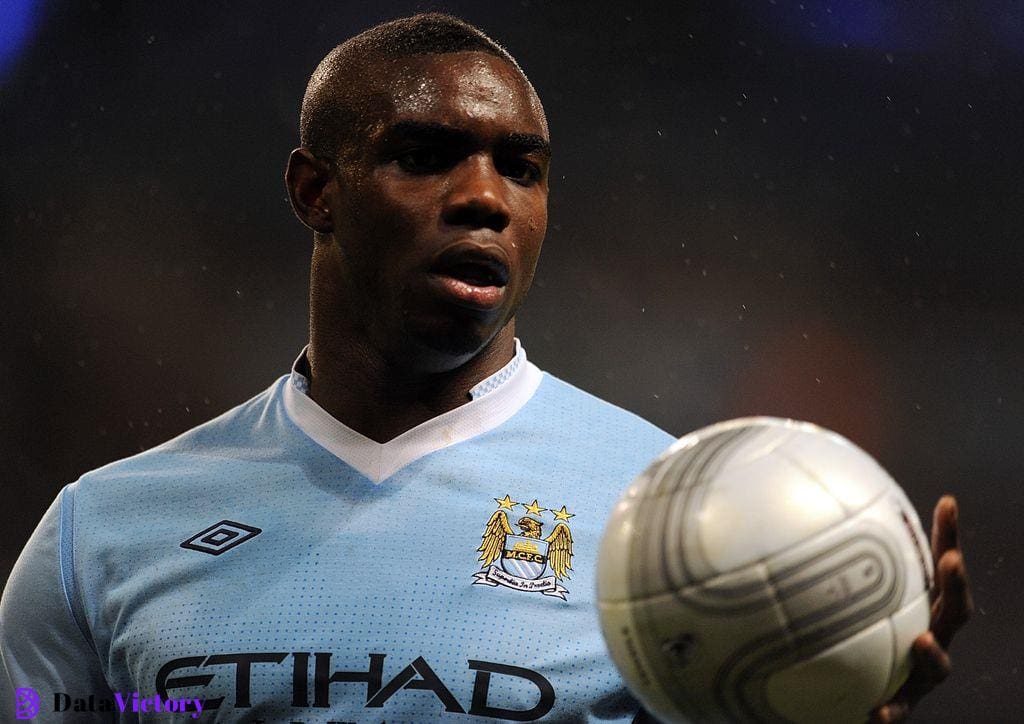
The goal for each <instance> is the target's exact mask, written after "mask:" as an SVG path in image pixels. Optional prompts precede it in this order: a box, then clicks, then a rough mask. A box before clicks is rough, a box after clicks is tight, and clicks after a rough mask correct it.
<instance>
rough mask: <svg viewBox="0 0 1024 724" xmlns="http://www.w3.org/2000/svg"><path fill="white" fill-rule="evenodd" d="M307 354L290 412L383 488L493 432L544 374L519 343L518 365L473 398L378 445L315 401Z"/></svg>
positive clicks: (293, 381) (288, 396) (288, 403)
mask: <svg viewBox="0 0 1024 724" xmlns="http://www.w3.org/2000/svg"><path fill="white" fill-rule="evenodd" d="M305 369H308V366H307V364H306V349H303V350H302V353H301V354H300V355H299V357H298V359H296V360H295V364H294V365H292V372H291V375H290V376H289V378H288V379H287V380H286V381H285V385H284V393H283V394H284V409H285V411H286V412H287V414H288V416H289V417H290V418H291V420H292V422H294V423H295V424H296V425H297V426H298V427H299V429H300V430H302V431H303V432H304V433H306V435H308V436H309V437H310V438H311V439H312V440H313V441H314V442H316V443H317V444H318V445H320V446H321V447H323V448H325V449H326V450H327V451H328V452H330V453H332V454H333V455H335V456H336V457H338V458H340V459H341V460H343V461H344V462H345V463H347V464H348V465H350V466H351V467H353V468H355V469H356V470H357V471H359V472H360V473H361V474H363V475H364V476H366V477H367V478H369V479H370V480H371V481H373V482H374V483H381V482H383V481H384V480H386V479H387V478H389V477H391V476H392V475H394V474H395V473H396V472H398V471H399V470H401V469H402V468H404V467H405V466H406V465H408V464H409V463H411V462H413V461H414V460H418V459H419V458H421V457H423V456H424V455H429V454H430V453H433V452H437V451H438V450H442V449H444V448H446V447H450V446H451V445H455V444H457V443H460V442H463V441H464V440H468V439H469V438H471V437H476V436H477V435H479V434H481V433H484V432H487V431H488V430H493V429H494V428H496V427H497V426H498V425H500V424H502V423H503V422H505V421H506V420H508V419H509V418H510V417H512V416H513V415H514V414H515V413H516V412H518V411H519V410H520V408H522V406H523V405H525V404H526V403H527V401H529V399H530V398H531V397H533V393H534V392H536V391H537V388H538V387H539V386H540V382H541V377H542V373H541V371H540V370H539V369H538V368H537V367H536V365H534V364H533V363H531V362H529V361H527V359H526V351H525V350H524V349H523V347H522V345H521V344H520V343H519V340H518V339H517V340H516V354H515V356H514V357H513V358H512V361H511V362H509V363H508V364H507V365H505V366H504V367H502V368H501V369H500V370H498V371H497V372H495V373H494V374H493V375H491V376H490V377H488V378H486V379H484V380H482V381H481V382H479V383H477V384H476V385H475V386H474V387H473V389H471V390H470V391H469V394H470V397H471V398H472V399H471V400H470V401H469V402H467V403H466V404H464V405H460V406H459V407H456V408H455V409H454V410H449V411H448V412H445V413H442V414H440V415H438V416H437V417H434V418H431V419H429V420H426V421H424V422H422V423H420V424H419V425H417V426H416V427H414V428H412V429H411V430H406V431H405V432H403V433H402V434H401V435H399V436H398V437H395V438H392V439H391V440H388V441H387V442H383V443H381V442H377V441H376V440H371V439H370V438H368V437H366V436H365V435H362V434H361V433H358V432H356V431H355V430H353V429H352V428H350V427H348V426H347V425H345V424H344V423H342V422H341V421H340V420H337V419H335V418H334V417H332V416H331V415H330V413H328V412H327V411H326V410H324V409H323V408H322V407H320V405H318V404H317V403H316V402H314V401H313V398H311V397H310V396H309V394H308V393H309V380H308V378H307V377H306V376H305V375H304V374H303V373H302V370H305Z"/></svg>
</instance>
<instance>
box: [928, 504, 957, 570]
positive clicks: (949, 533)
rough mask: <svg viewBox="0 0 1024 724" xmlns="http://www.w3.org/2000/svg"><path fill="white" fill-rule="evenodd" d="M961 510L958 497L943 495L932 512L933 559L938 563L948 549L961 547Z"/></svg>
mask: <svg viewBox="0 0 1024 724" xmlns="http://www.w3.org/2000/svg"><path fill="white" fill-rule="evenodd" d="M958 517H959V511H958V509H957V504H956V498H954V497H953V496H952V495H943V496H942V497H941V498H939V502H938V503H936V505H935V512H934V513H933V514H932V560H933V561H935V563H936V565H938V562H939V559H940V558H942V554H943V553H945V552H946V551H948V550H950V549H953V548H959V547H960V533H959V520H958Z"/></svg>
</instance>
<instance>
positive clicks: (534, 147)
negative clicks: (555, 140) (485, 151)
mask: <svg viewBox="0 0 1024 724" xmlns="http://www.w3.org/2000/svg"><path fill="white" fill-rule="evenodd" d="M505 144H506V145H508V146H511V147H512V148H514V149H515V150H516V151H519V152H520V153H531V152H532V153H539V154H540V155H541V156H543V157H544V158H551V144H550V143H548V142H547V141H546V140H544V138H543V137H541V136H538V135H537V134H535V133H510V134H508V136H507V137H506V138H505Z"/></svg>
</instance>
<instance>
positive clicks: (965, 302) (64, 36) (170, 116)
mask: <svg viewBox="0 0 1024 724" xmlns="http://www.w3.org/2000/svg"><path fill="white" fill-rule="evenodd" d="M382 5H383V7H382ZM427 9H444V10H449V11H452V12H455V13H456V14H459V15H462V16H463V17H465V18H466V19H468V20H470V21H471V22H474V23H476V24H478V25H480V26H481V27H482V28H483V29H484V30H485V31H487V32H489V33H491V34H492V35H493V36H494V37H495V38H496V39H498V40H499V41H501V42H503V43H504V44H506V45H507V46H508V47H509V49H510V50H511V51H512V53H513V54H514V55H515V56H516V57H517V58H518V59H519V61H520V62H521V64H522V65H523V67H524V68H525V70H526V72H527V73H528V74H529V76H530V77H531V79H532V80H533V82H534V84H535V85H536V87H537V89H538V91H539V93H540V95H541V98H542V99H543V100H544V102H545V105H546V109H547V113H548V117H549V120H550V123H551V129H552V142H553V146H554V149H555V160H554V165H553V172H552V174H553V175H552V191H551V216H550V226H549V233H548V238H547V242H546V248H545V252H544V255H543V258H542V260H541V266H540V269H539V271H538V275H537V278H536V284H535V287H534V289H533V291H532V293H531V296H530V298H529V300H528V301H527V304H526V307H525V308H524V309H523V311H522V313H521V315H520V323H519V327H518V330H519V336H520V337H521V338H522V339H523V340H524V343H525V345H526V348H527V350H528V352H529V355H530V357H531V359H532V360H534V361H535V362H537V363H538V364H539V365H540V366H541V367H543V368H545V369H547V370H549V371H551V372H553V373H555V374H557V375H559V376H561V377H563V378H565V379H567V380H569V381H571V382H573V383H574V384H576V385H578V386H580V387H582V388H584V389H586V390H589V391H591V392H593V393H596V394H597V395H599V396H601V397H604V398H606V399H609V400H611V401H612V402H615V403H617V404H619V405H622V406H624V407H626V408H629V409H631V410H634V411H636V412H638V413H640V414H641V415H644V416H646V417H647V418H649V419H651V420H652V421H654V422H655V423H657V424H658V425H660V426H662V427H664V428H665V429H666V430H668V431H670V432H672V433H674V434H677V435H681V434H683V433H685V432H687V431H690V430H692V429H695V428H697V427H700V426H703V425H706V424H709V423H711V422H714V421H717V420H720V419H726V418H730V417H736V416H740V415H747V414H755V413H756V414H772V415H782V416H791V417H798V418H804V419H809V420H812V421H815V422H818V423H820V424H823V425H826V426H828V427H832V428H834V429H836V430H838V431H839V432H842V433H844V434H845V435H847V436H848V437H850V438H852V439H853V440H854V441H856V442H858V443H859V444H861V445H862V446H864V447H865V448H866V449H867V450H868V451H869V452H871V453H872V454H874V455H875V456H876V457H877V458H878V459H879V460H880V461H881V462H882V463H883V465H884V466H885V467H887V468H888V469H889V470H890V472H892V473H893V475H894V476H895V477H896V479H897V480H899V481H900V482H901V483H902V485H903V486H904V487H905V488H906V490H907V491H908V493H909V495H910V496H911V498H912V499H913V500H914V501H915V502H916V504H917V506H918V510H919V512H920V513H921V514H922V518H923V519H924V520H925V521H926V526H927V524H928V519H929V518H928V517H926V516H930V509H931V506H932V504H933V502H934V501H935V500H936V499H937V498H938V496H939V495H940V494H941V493H942V492H943V491H947V490H950V491H954V492H956V493H957V495H958V496H959V498H960V501H961V504H962V525H963V537H964V546H965V549H966V554H967V558H968V563H969V566H970V570H971V573H972V576H973V587H974V594H975V598H976V602H977V605H978V610H977V614H976V616H975V618H974V620H973V621H972V622H971V623H970V624H969V626H968V628H967V629H966V630H965V631H964V632H963V633H962V635H961V637H960V638H959V639H958V640H957V641H956V643H955V645H954V649H953V654H954V660H955V665H956V670H955V673H954V676H953V678H952V679H951V680H950V681H949V682H948V683H947V684H945V685H944V686H942V687H941V688H940V689H939V690H938V691H936V692H935V693H934V694H933V695H932V696H930V697H929V698H928V699H927V700H926V701H925V702H924V703H922V705H921V707H920V709H919V712H918V718H919V719H920V720H921V721H966V720H973V721H1009V720H1020V715H1021V713H1022V712H1024V685H1022V679H1021V674H1020V666H1021V659H1022V654H1024V645H1022V643H1024V616H1022V614H1021V606H1020V602H1019V598H1018V596H1019V594H1020V592H1021V591H1022V590H1024V586H1022V583H1024V581H1022V578H1024V576H1022V565H1021V558H1022V557H1021V553H1020V549H1021V543H1022V536H1021V533H1020V526H1019V521H1020V519H1021V516H1022V513H1024V493H1022V490H1021V474H1020V473H1021V464H1020V460H1021V442H1022V434H1021V418H1022V414H1024V390H1022V388H1024V384H1022V383H1024V375H1022V373H1021V370H1022V367H1024V336H1022V332H1024V324H1022V321H1021V318H1022V317H1021V315H1022V312H1024V292H1022V290H1021V286H1022V275H1024V253H1022V251H1021V249H1020V240H1021V232H1020V229H1021V227H1022V223H1024V179H1022V173H1021V168H1022V164H1024V141H1022V136H1024V74H1022V72H1024V7H1022V4H1021V3H1018V2H1010V1H1008V0H1007V1H1003V2H996V1H991V2H980V1H979V2H963V1H958V0H930V1H928V2H924V1H921V2H889V1H883V0H832V1H831V2H825V1H822V2H818V1H817V0H804V1H803V2H790V1H788V0H748V1H747V2H722V1H721V0H719V1H717V2H711V1H708V2H687V3H678V4H677V3H667V2H666V3H653V2H636V1H632V0H624V1H622V2H594V1H591V2H556V3H541V2H507V3H506V2H502V3H488V4H484V3H478V2H468V1H467V2H448V3H445V4H443V5H438V4H434V3H430V2H419V3H412V2H396V3H383V4H382V3H379V2H344V3H342V2H306V1H303V0H292V1H291V2H288V3H266V4H263V5H262V6H261V5H259V4H255V3H241V2H235V3H207V2H202V3H185V2H177V3H170V4H168V3H133V2H107V1H105V0H104V1H96V2H88V1H80V2H65V1H62V0H2V2H0V161H2V164H0V239H2V244H3V247H2V264H0V280H2V290H0V294H2V313H0V325H2V326H0V332H2V337H0V339H2V340H3V342H2V345H0V350H2V351H0V403H2V412H0V440H2V441H3V442H2V446H3V449H2V466H3V471H4V472H3V476H2V485H3V498H2V499H3V501H4V506H3V509H4V514H3V518H2V539H0V580H5V579H6V576H7V573H8V572H9V570H10V567H11V566H12V565H13V563H14V560H15V558H16V557H17V554H18V552H19V550H20V549H21V546H22V545H23V544H24V542H25V540H26V539H27V538H28V536H29V534H30V533H31V531H32V529H33V527H34V525H35V523H36V521H37V520H38V519H39V517H40V515H41V514H42V513H43V511H44V510H45V508H46V506H47V505H48V504H49V503H50V501H51V500H52V499H53V497H54V496H55V495H56V494H57V492H58V490H59V489H60V488H61V486H63V485H64V484H66V483H68V482H71V481H73V480H75V479H76V478H77V477H78V476H79V475H80V474H82V473H83V472H85V471H87V470H89V469H91V468H95V467H97V466H100V465H102V464H104V463H106V462H109V461H111V460H114V459H117V458H120V457H124V456H127V455H131V454H133V453H135V452H137V451H140V450H143V449H145V448H147V447H150V446H153V445H156V444H158V443H160V442H163V441H164V440H166V439H168V438H170V437H172V436H173V435H176V434H177V433H179V432H181V431H183V430H185V429H187V428H189V427H191V426H193V425H195V424H197V423H200V422H203V421H205V420H207V419H209V418H211V417H213V416H214V415H216V414H218V413H220V412H222V411H223V410H225V409H227V408H229V407H231V406H233V405H235V404H237V403H239V402H241V401H243V400H245V399H247V398H248V397H250V396H252V395H253V394H255V393H256V392H258V391H260V390H262V389H263V388H265V387H266V386H267V385H268V384H269V383H270V382H271V381H272V380H273V379H275V378H276V377H277V376H279V375H281V374H283V373H285V372H286V371H287V370H288V367H289V364H290V363H291V361H292V359H293V358H294V357H295V355H296V353H297V352H298V350H299V349H300V348H301V347H302V345H303V343H304V340H305V339H306V314H307V303H306V293H307V273H308V258H309V252H310V248H311V242H310V238H309V234H308V233H306V232H305V230H304V229H303V228H302V227H301V226H300V225H299V224H298V222H296V221H295V220H294V219H293V217H292V215H291V212H290V210H289V208H288V204H287V200H286V196H285V192H284V186H283V182H282V173H283V168H284V163H285V159H286V157H287V154H288V152H289V150H290V149H291V148H292V147H294V146H295V145H297V138H298V134H297V130H296V129H297V123H298V108H299V103H300V100H301V97H302V92H303V89H304V87H305V83H306V80H307V79H308V76H309V74H310V73H311V71H312V70H313V68H314V67H315V66H316V64H317V62H318V61H319V59H320V58H321V57H322V56H323V55H324V54H325V53H326V51H327V50H329V49H330V48H331V47H333V46H334V45H335V44H337V43H338V42H340V41H341V40H343V39H345V38H346V37H348V36H350V35H352V34H354V33H356V32H358V31H360V30H362V29H364V28H365V27H367V26H369V25H371V24H373V23H375V22H378V21H380V20H384V19H388V18H391V17H396V16H399V15H404V14H409V13H411V12H415V11H419V10H427ZM124 503H125V505H124V508H123V510H121V511H111V525H117V524H118V523H117V521H118V518H119V516H122V515H130V514H131V509H132V506H134V505H139V504H144V503H145V501H128V500H126V501H124Z"/></svg>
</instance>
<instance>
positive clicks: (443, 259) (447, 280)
mask: <svg viewBox="0 0 1024 724" xmlns="http://www.w3.org/2000/svg"><path fill="white" fill-rule="evenodd" d="M428 276H429V278H430V281H431V284H432V286H434V288H435V289H436V290H437V291H438V292H439V293H440V294H441V295H443V296H445V297H447V298H449V299H450V300H451V301H452V302H454V303H456V304H459V305H460V306H464V307H469V308H471V309H477V310H480V311H488V310H492V309H495V308H497V307H499V306H501V303H502V301H503V300H504V298H505V290H506V285H507V284H508V279H509V262H508V256H507V255H506V254H505V252H504V250H502V249H501V247H498V246H494V245H481V244H476V243H473V242H458V243H456V244H453V245H451V246H449V247H447V248H445V249H444V250H442V251H441V253H439V254H438V255H437V257H436V258H435V259H434V261H433V263H432V264H431V267H430V271H429V274H428Z"/></svg>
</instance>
